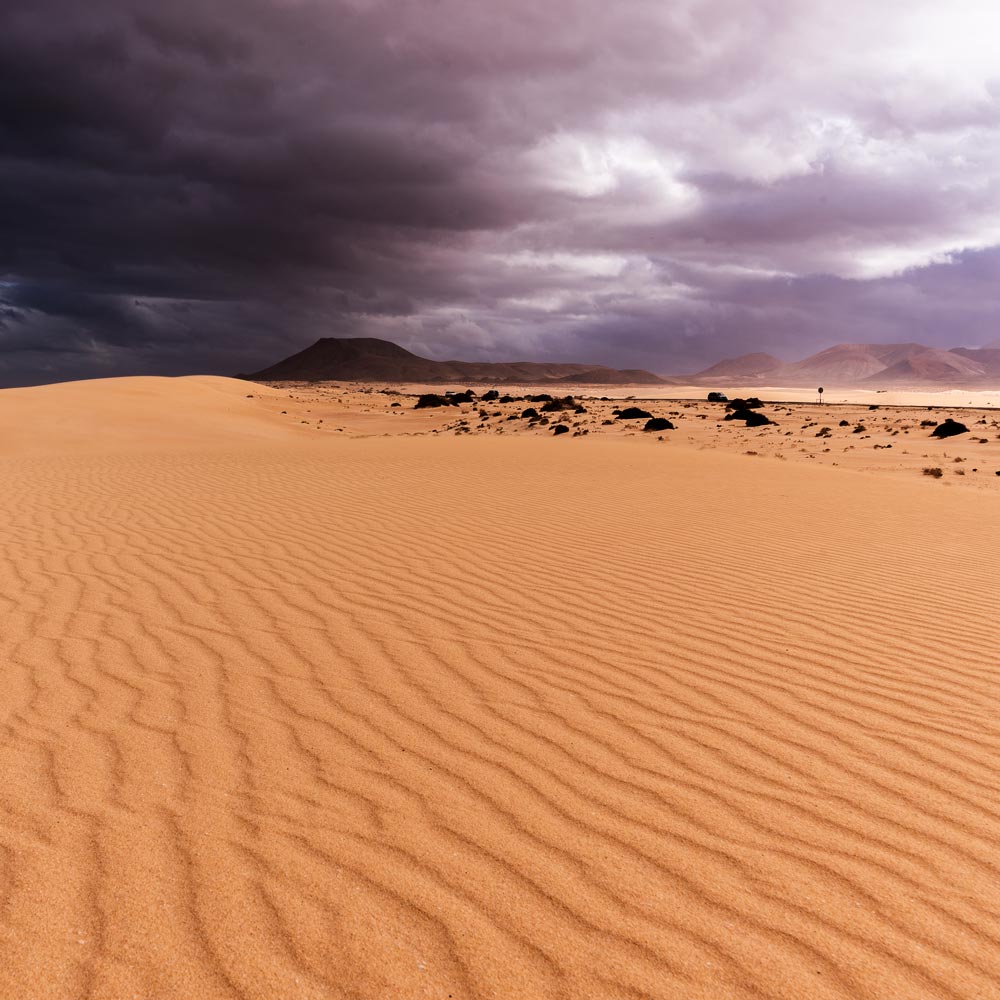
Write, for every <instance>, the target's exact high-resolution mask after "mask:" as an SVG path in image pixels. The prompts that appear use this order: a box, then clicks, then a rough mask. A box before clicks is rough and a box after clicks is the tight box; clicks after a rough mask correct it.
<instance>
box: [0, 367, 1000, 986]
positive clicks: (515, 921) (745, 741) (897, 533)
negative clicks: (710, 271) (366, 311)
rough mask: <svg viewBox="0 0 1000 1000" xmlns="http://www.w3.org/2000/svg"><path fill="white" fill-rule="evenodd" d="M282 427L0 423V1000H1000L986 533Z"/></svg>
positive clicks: (641, 461) (706, 483) (100, 415)
mask: <svg viewBox="0 0 1000 1000" xmlns="http://www.w3.org/2000/svg"><path fill="white" fill-rule="evenodd" d="M247 395H253V397H254V398H253V399H247V398H246V396H247ZM285 399H287V394H283V393H280V392H279V391H278V390H274V389H268V388H261V387H257V386H251V387H248V386H247V384H245V383H239V382H234V381H229V380H225V379H207V378H206V379H184V380H153V379H128V380H113V381H110V380H109V381H105V382H95V383H79V384H76V385H72V386H53V387H42V388H38V389H30V390H8V391H5V392H3V393H0V476H2V483H3V487H2V490H0V525H2V527H0V535H2V542H3V545H2V552H0V621H2V633H0V669H2V680H3V698H2V699H0V724H2V726H0V775H2V776H3V779H4V780H3V781H2V783H0V997H4V998H7V997H10V998H16V1000H21V998H30V1000H36V998H37V1000H43V998H44V1000H50V998H51V1000H71V998H101V1000H105V998H109V1000H118V998H127V997H141V998H143V1000H146V998H177V1000H192V998H198V1000H202V998H204V1000H211V998H237V997H240V998H243V997H247V998H249V997H253V998H258V997H259V998H268V1000H272V998H281V1000H284V998H303V997H304V998H327V997H331V998H333V997H336V998H340V997H344V998H382V997H393V998H396V997H398V998H405V1000H409V998H416V997H434V998H447V997H454V998H459V997H461V998H471V997H484V998H485V997H497V998H533V997H539V998H542V997H544V998H549V997H552V998H599V997H600V998H625V997H630V998H631V997H651V998H661V997H663V998H678V1000H681V998H683V1000H719V998H751V997H753V998H758V997H767V998H807V997H808V998H834V997H837V998H843V1000H848V998H851V1000H854V998H880V1000H883V998H884V1000H889V998H893V1000H920V998H926V1000H939V998H951V997H962V998H969V1000H972V998H990V997H995V996H998V995H1000V849H998V845H1000V779H998V773H1000V684H998V679H1000V677H998V671H1000V667H998V650H1000V623H998V616H997V607H998V602H1000V560H998V559H997V553H998V551H1000V518H998V517H997V514H996V497H995V495H993V494H992V493H991V492H987V491H976V490H961V489H945V488H944V486H943V485H942V484H939V483H933V482H929V481H927V480H925V479H924V478H923V477H920V476H918V475H914V476H912V477H908V478H905V479H904V478H901V477H892V476H879V475H876V474H870V473H862V472H849V471H845V470H842V469H834V468H829V467H819V466H816V467H813V466H811V465H809V464H806V463H794V462H778V461H767V460H764V459H749V458H746V457H744V456H742V455H738V454H730V453H727V452H725V451H722V450H699V449H698V448H695V447H689V446H686V445H684V444H683V443H677V444H672V443H671V442H669V441H668V442H666V443H663V444H655V443H653V442H644V441H635V440H629V439H625V438H620V437H618V438H616V437H607V438H601V437H599V436H598V435H596V434H595V435H592V436H590V437H587V438H577V439H572V440H566V439H553V438H550V437H544V436H536V437H531V436H526V435H520V436H514V435H508V436H501V435H495V436H487V435H482V436H471V435H470V436H457V437H456V436H450V435H449V436H447V437H445V436H443V435H437V436H433V435H429V434H428V435H424V436H408V435H404V434H392V435H389V436H378V437H363V436H348V435H338V434H336V433H329V434H327V433H323V434H320V433H317V432H316V431H315V427H314V426H313V425H306V426H304V425H302V424H300V423H298V422H297V421H293V420H292V419H291V418H290V416H289V415H288V414H287V413H286V414H283V415H282V414H280V408H283V407H284V406H285V404H284V403H283V400H285ZM303 419H311V418H305V417H303ZM374 419H376V418H373V420H374ZM377 419H379V420H381V421H382V424H380V425H377V426H378V427H379V428H380V429H381V428H382V426H383V425H384V426H386V427H389V426H391V420H390V418H389V417H388V416H382V417H378V418H377ZM392 419H395V420H398V422H399V423H400V424H405V425H406V427H407V428H408V429H409V428H411V427H412V426H413V425H412V424H407V423H406V421H404V420H402V419H400V418H392ZM407 419H410V418H409V417H408V418H407ZM427 419H431V418H430V417H428V418H427ZM434 419H437V417H435V418H434ZM373 426H375V425H374V424H373ZM566 437H567V438H568V437H569V435H567V436H566Z"/></svg>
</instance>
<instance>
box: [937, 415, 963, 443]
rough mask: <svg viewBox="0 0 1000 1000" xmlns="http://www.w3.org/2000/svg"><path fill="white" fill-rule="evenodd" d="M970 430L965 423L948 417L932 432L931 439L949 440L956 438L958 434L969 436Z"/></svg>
mask: <svg viewBox="0 0 1000 1000" xmlns="http://www.w3.org/2000/svg"><path fill="white" fill-rule="evenodd" d="M968 433H969V428H968V427H966V426H965V424H963V423H959V421H957V420H952V419H951V417H946V418H945V420H944V421H942V422H941V423H940V424H938V425H937V427H935V428H934V430H932V431H931V437H936V438H948V437H954V436H955V435H956V434H968Z"/></svg>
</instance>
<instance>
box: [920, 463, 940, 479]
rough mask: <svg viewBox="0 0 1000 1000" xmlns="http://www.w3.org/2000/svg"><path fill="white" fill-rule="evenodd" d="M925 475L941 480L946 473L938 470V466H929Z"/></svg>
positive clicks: (925, 470)
mask: <svg viewBox="0 0 1000 1000" xmlns="http://www.w3.org/2000/svg"><path fill="white" fill-rule="evenodd" d="M924 475H925V476H933V477H934V478H935V479H940V478H941V477H942V476H943V475H944V471H943V470H942V469H939V468H937V466H935V467H933V468H932V467H931V466H927V468H925V469H924Z"/></svg>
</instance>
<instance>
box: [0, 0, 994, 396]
mask: <svg viewBox="0 0 1000 1000" xmlns="http://www.w3.org/2000/svg"><path fill="white" fill-rule="evenodd" d="M958 7H960V8H962V11H956V10H954V9H953V8H954V5H952V7H951V8H949V10H950V15H949V17H947V18H946V17H944V16H943V15H942V13H941V10H940V7H939V5H934V4H931V3H929V2H926V3H917V4H914V3H912V2H910V3H905V4H904V3H903V2H901V0H893V2H890V3H886V4H880V5H878V8H877V9H874V8H873V6H872V5H870V4H867V3H861V2H860V0H847V2H844V3H841V4H838V5H836V8H835V9H834V8H831V7H829V6H828V5H818V4H813V3H808V2H806V0H762V2H759V3H754V4H750V5H748V4H737V3H735V2H734V0H689V2H685V3H678V4H663V3H659V2H654V0H637V2H633V3H630V4H626V5H607V4H601V3H598V2H597V0H570V2H563V3H560V4H550V5H539V4H537V3H531V4H529V3H526V2H521V0H516V2H512V3H506V4H502V5H492V6H491V5H469V4H466V3H459V2H458V0H438V2H436V3H433V4H428V3H426V2H421V3H416V2H409V3H406V2H404V3H398V2H397V3H392V4H389V3H374V2H366V0H354V2H332V0H323V2H321V0H312V2H309V0H306V2H301V3H296V4H286V3H282V2H279V0H248V2H246V3H243V4H241V5H239V7H238V8H236V7H232V6H230V5H226V6H223V5H218V4H215V5H205V4H196V3H194V2H192V0H180V2H177V3H173V4H170V5H167V6H165V5H163V4H157V3H153V2H152V0H95V2H94V3H92V4H88V5H87V6H86V8H81V7H80V6H79V5H77V4H70V3H69V2H68V0H53V2H52V3H49V4H46V5H45V9H44V11H43V10H42V9H41V8H38V7H37V5H31V4H28V3H27V2H26V0H14V2H13V4H12V5H11V4H8V9H7V14H6V18H5V22H6V27H5V31H4V33H3V34H2V35H0V224H2V226H3V232H4V235H5V239H4V240H3V241H0V384H18V383H27V382H34V381H49V380H53V379H60V378H71V377H86V376H90V375H97V374H119V373H133V372H167V373H180V372H190V371H219V372H231V371H233V370H237V369H243V370H252V369H253V368H256V367H262V366H264V365H265V364H267V363H269V362H271V361H273V360H275V359H276V358H278V357H280V356H282V355H283V354H286V353H290V352H291V351H293V350H297V349H299V348H301V347H302V346H304V345H305V344H307V343H309V342H310V341H311V340H313V339H315V338H316V337H318V336H329V335H333V336H338V335H340V336H351V335H370V336H383V337H387V338H391V339H394V340H397V341H398V342H400V343H402V344H404V345H405V346H407V347H409V348H411V349H413V350H419V351H422V352H424V353H426V354H428V355H431V356H435V357H467V358H472V359H474V358H484V359H503V358H510V357H521V358H537V359H557V358H562V359H578V360H593V361H596V362H604V363H609V364H617V365H628V366H632V365H638V366H641V367H646V368H652V369H654V370H657V371H661V372H678V371H684V370H686V369H687V370H690V369H693V368H697V367H701V366H703V365H705V364H708V363H710V362H712V361H714V360H716V359H717V358H718V357H719V356H723V355H727V354H734V353H742V352H745V351H750V350H766V351H770V352H773V353H777V354H779V355H785V356H799V355H802V354H805V353H807V352H809V351H811V350H814V349H818V348H820V347H823V346H826V345H828V344H830V343H833V342H836V341H843V340H854V341H864V340H873V341H877V340H881V341H885V340H890V341H892V340H900V341H909V340H921V341H924V342H927V343H929V344H935V345H942V346H951V345H959V344H977V343H983V342H986V341H991V340H995V339H996V338H997V336H998V331H997V329H996V325H995V324H996V317H997V303H996V293H995V291H994V289H995V288H996V287H997V284H996V281H995V280H994V278H993V276H994V274H995V271H996V266H997V264H996V261H997V255H998V251H997V250H996V249H994V248H995V247H997V246H1000V224H998V223H996V222H995V221H994V220H995V219H996V218H1000V215H998V209H1000V184H998V181H997V177H996V172H995V167H994V164H995V162H996V160H997V153H998V152H1000V105H998V97H1000V83H998V79H997V78H996V77H994V76H993V75H992V73H993V70H992V68H991V67H992V53H991V51H990V48H991V47H990V42H989V40H990V39H991V38H993V37H995V31H992V30H991V29H995V28H997V27H1000V18H998V16H997V15H994V14H992V13H991V12H990V10H989V9H988V8H987V7H986V6H984V5H982V4H978V3H975V2H973V0H958ZM966 8H967V9H966ZM959 13H961V14H962V16H958V15H959ZM40 68H41V69H40Z"/></svg>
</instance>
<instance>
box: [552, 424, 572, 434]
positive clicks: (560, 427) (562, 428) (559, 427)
mask: <svg viewBox="0 0 1000 1000" xmlns="http://www.w3.org/2000/svg"><path fill="white" fill-rule="evenodd" d="M558 434H569V428H568V427H567V426H566V425H565V424H556V426H555V427H553V428H552V436H553V437H555V436H556V435H558Z"/></svg>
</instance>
